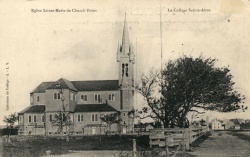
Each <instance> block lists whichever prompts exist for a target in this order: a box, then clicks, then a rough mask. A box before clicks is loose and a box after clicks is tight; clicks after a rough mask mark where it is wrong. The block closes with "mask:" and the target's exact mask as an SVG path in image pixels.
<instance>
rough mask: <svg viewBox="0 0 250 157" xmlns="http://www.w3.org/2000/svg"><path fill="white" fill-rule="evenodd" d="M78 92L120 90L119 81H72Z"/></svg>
mask: <svg viewBox="0 0 250 157" xmlns="http://www.w3.org/2000/svg"><path fill="white" fill-rule="evenodd" d="M72 83H73V85H74V86H75V87H76V88H77V89H78V91H110V90H118V89H119V82H118V80H97V81H72Z"/></svg>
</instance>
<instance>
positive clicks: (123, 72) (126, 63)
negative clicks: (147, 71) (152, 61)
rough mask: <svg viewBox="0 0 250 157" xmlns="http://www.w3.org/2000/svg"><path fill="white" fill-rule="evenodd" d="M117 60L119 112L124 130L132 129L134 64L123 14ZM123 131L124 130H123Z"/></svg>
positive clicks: (131, 46)
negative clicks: (129, 113)
mask: <svg viewBox="0 0 250 157" xmlns="http://www.w3.org/2000/svg"><path fill="white" fill-rule="evenodd" d="M117 62H118V63H119V70H118V71H119V86H120V107H119V109H120V112H121V118H122V120H123V122H122V123H123V125H124V126H126V132H129V131H132V130H133V125H134V124H133V121H134V119H133V118H131V117H130V116H129V115H128V112H129V111H131V110H132V109H134V64H135V55H134V52H133V45H132V44H131V43H130V41H129V33H128V24H127V19H126V14H125V20H124V26H123V35H122V42H121V43H118V48H117ZM123 129H124V128H123ZM123 132H124V130H123Z"/></svg>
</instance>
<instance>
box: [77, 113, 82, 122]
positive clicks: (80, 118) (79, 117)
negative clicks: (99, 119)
mask: <svg viewBox="0 0 250 157" xmlns="http://www.w3.org/2000/svg"><path fill="white" fill-rule="evenodd" d="M77 121H78V122H83V114H78V115H77Z"/></svg>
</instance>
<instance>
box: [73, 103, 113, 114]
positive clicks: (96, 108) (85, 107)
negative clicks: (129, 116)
mask: <svg viewBox="0 0 250 157" xmlns="http://www.w3.org/2000/svg"><path fill="white" fill-rule="evenodd" d="M115 111H117V110H116V109H114V108H113V107H112V106H110V105H109V104H78V105H76V108H75V111H74V112H115Z"/></svg>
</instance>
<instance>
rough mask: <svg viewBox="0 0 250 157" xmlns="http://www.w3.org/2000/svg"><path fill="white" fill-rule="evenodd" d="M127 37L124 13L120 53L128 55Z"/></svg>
mask: <svg viewBox="0 0 250 157" xmlns="http://www.w3.org/2000/svg"><path fill="white" fill-rule="evenodd" d="M129 45H130V44H129V35H128V24H127V18H126V13H125V20H124V26H123V36H122V53H128V52H129Z"/></svg>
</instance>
